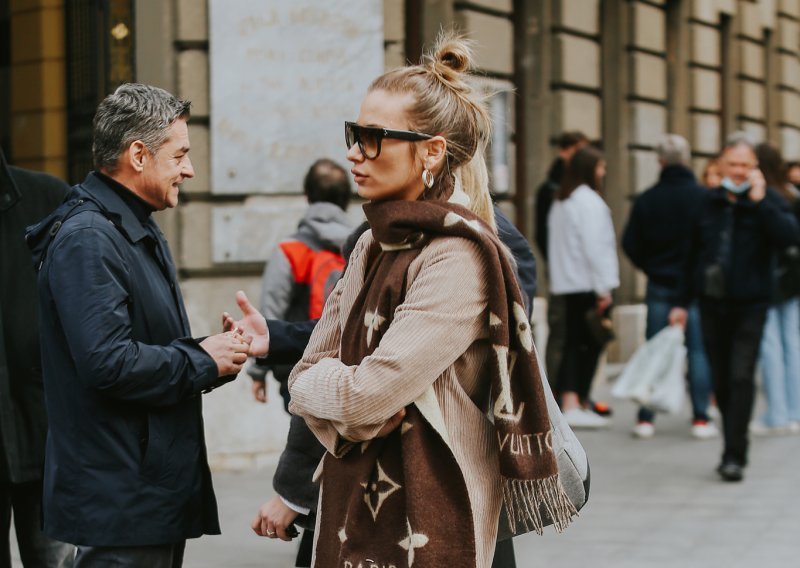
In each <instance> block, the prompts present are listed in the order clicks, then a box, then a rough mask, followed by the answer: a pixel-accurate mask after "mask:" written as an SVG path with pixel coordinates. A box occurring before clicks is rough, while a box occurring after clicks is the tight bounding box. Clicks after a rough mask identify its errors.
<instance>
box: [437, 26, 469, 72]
mask: <svg viewBox="0 0 800 568" xmlns="http://www.w3.org/2000/svg"><path fill="white" fill-rule="evenodd" d="M472 43H473V42H472V41H470V40H468V39H466V38H465V37H463V36H459V35H457V34H456V33H454V32H440V33H439V37H438V38H437V39H436V44H435V45H434V47H433V52H432V55H431V59H432V60H433V65H434V68H435V69H436V71H438V72H439V73H441V74H442V75H443V76H444V77H445V78H446V79H448V80H453V79H455V77H456V75H458V74H460V73H464V72H465V71H468V70H469V69H471V68H472V60H473V54H472Z"/></svg>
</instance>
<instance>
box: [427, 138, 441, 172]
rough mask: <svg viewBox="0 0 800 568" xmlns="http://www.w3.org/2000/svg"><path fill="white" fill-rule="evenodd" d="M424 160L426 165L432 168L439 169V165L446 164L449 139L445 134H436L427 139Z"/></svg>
mask: <svg viewBox="0 0 800 568" xmlns="http://www.w3.org/2000/svg"><path fill="white" fill-rule="evenodd" d="M424 148H425V149H424V151H423V154H422V161H423V162H424V164H425V167H426V168H428V169H430V170H436V171H438V170H439V166H440V165H442V164H444V161H445V157H446V155H447V140H445V138H444V136H434V137H433V138H431V139H430V140H426V141H425V146H424Z"/></svg>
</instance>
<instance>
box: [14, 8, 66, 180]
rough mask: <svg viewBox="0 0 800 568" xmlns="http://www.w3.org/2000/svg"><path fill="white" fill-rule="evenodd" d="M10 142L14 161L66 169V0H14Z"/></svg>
mask: <svg viewBox="0 0 800 568" xmlns="http://www.w3.org/2000/svg"><path fill="white" fill-rule="evenodd" d="M10 8H11V10H10V12H11V25H10V28H11V96H10V102H11V104H10V111H11V145H12V148H13V155H14V163H15V165H17V166H20V167H23V168H30V169H33V170H41V171H45V172H48V173H51V174H53V175H55V176H57V177H60V178H62V179H63V178H65V177H66V175H67V113H66V75H65V49H66V48H65V46H66V42H65V38H64V1H63V0H12V1H11V2H10Z"/></svg>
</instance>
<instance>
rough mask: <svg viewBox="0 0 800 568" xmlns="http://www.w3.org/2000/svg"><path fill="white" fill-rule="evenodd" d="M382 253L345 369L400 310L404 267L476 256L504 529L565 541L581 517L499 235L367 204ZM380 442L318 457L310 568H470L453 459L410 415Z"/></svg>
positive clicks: (464, 215)
mask: <svg viewBox="0 0 800 568" xmlns="http://www.w3.org/2000/svg"><path fill="white" fill-rule="evenodd" d="M364 211H365V213H366V215H367V219H368V220H369V223H370V226H371V227H372V231H373V236H374V237H375V240H376V241H377V242H376V243H375V244H374V245H373V247H372V249H371V250H370V251H369V257H368V262H367V270H366V274H365V280H364V286H363V288H362V289H361V291H360V293H359V295H358V297H357V299H356V301H355V303H354V305H353V308H352V311H351V312H350V314H349V316H348V319H347V323H346V325H345V329H344V332H343V335H342V347H341V360H342V362H343V363H344V364H346V365H357V364H359V363H360V362H361V360H362V359H363V358H364V357H366V356H368V355H369V354H371V353H372V352H373V351H374V350H375V348H376V347H377V346H378V344H379V343H380V341H381V337H382V336H383V334H384V333H386V331H387V329H388V328H389V326H390V325H391V319H392V314H393V313H394V311H395V308H397V307H398V306H399V305H400V304H401V303H402V302H403V299H404V294H405V289H406V284H407V283H406V278H407V273H408V268H409V265H410V264H411V262H412V261H413V260H414V259H415V258H416V257H417V256H418V255H419V254H420V252H421V250H422V249H423V248H424V246H425V245H426V244H427V243H428V242H430V240H431V239H433V238H436V237H444V236H454V237H462V238H466V239H469V240H471V241H474V242H476V243H478V244H479V245H480V249H481V251H482V255H483V259H484V262H485V263H486V264H487V265H488V266H489V270H487V272H486V273H487V274H488V275H489V278H491V281H490V282H489V289H490V290H491V291H492V293H491V294H490V295H489V305H488V306H487V316H486V317H487V318H489V322H488V323H489V329H490V335H489V339H490V341H491V345H492V348H493V349H492V355H491V357H492V361H493V363H494V364H491V365H490V368H491V377H490V379H491V386H492V389H491V390H492V408H493V419H494V426H495V430H496V433H497V444H498V449H499V455H500V472H501V475H502V476H503V483H504V488H503V494H504V503H505V507H506V512H507V515H508V522H509V525H510V527H511V530H512V532H513V533H515V534H520V533H524V532H528V531H531V530H535V531H537V532H539V533H541V531H542V527H543V525H544V524H546V522H544V523H543V517H544V518H545V519H546V520H547V521H549V520H552V521H553V522H554V525H555V527H556V529H557V530H559V531H561V530H563V529H564V528H565V527H566V526H567V525H568V524H569V523H570V521H571V518H572V516H573V515H575V514H576V511H575V508H574V507H573V505H572V503H571V502H570V500H569V498H568V497H567V495H566V494H565V493H564V490H563V488H562V486H561V483H560V481H559V478H558V468H557V465H556V459H555V456H554V454H553V451H552V444H551V440H552V431H551V430H550V420H549V417H548V413H547V406H546V402H545V397H544V392H543V390H542V381H541V378H540V377H539V366H538V363H537V361H536V359H535V357H536V355H535V350H534V349H533V337H532V334H531V328H530V325H529V322H528V318H527V315H526V313H525V309H524V308H523V300H522V296H521V294H520V291H519V287H518V286H517V283H516V277H515V274H514V269H513V267H512V265H511V263H510V261H509V259H508V258H507V256H506V252H505V250H504V248H503V246H502V244H501V243H500V241H499V239H498V238H497V236H496V235H495V234H494V232H493V231H492V230H491V229H490V228H489V227H488V226H487V225H486V224H485V223H484V222H482V221H481V220H479V218H478V217H476V216H475V214H473V213H472V212H470V211H469V210H468V209H466V208H464V207H462V206H460V205H456V204H454V203H448V202H442V201H414V202H408V201H392V202H373V203H368V204H366V205H365V206H364ZM406 411H407V414H406V417H405V419H404V420H403V423H402V424H401V426H400V427H399V428H397V429H396V430H395V431H394V432H392V433H391V434H390V435H389V436H388V437H386V438H376V439H374V440H371V441H369V442H365V443H362V444H360V445H356V446H354V447H353V448H352V449H351V450H350V451H349V452H348V453H347V454H345V455H344V456H343V457H342V458H340V459H336V458H333V456H331V455H330V454H328V455H327V456H326V457H325V462H324V465H323V470H324V474H323V486H322V495H321V503H320V511H319V514H320V525H319V533H318V535H317V544H316V549H315V551H316V564H315V566H318V567H319V566H324V567H327V566H336V567H338V568H358V566H363V567H367V566H372V565H377V566H381V567H389V566H394V567H395V568H401V567H402V568H411V567H412V566H414V565H416V566H474V564H475V556H476V546H475V541H474V534H475V532H474V529H473V522H472V512H471V507H470V501H469V495H468V493H467V487H466V484H465V481H464V476H463V474H462V472H461V470H460V468H459V466H458V464H457V463H456V460H455V457H454V456H453V453H452V451H451V450H450V448H449V447H448V446H447V443H446V441H445V440H444V439H443V438H442V436H440V434H439V433H438V432H437V431H436V429H435V428H434V427H433V426H432V425H431V424H430V423H428V421H427V420H425V418H424V417H423V415H422V413H421V412H420V410H419V409H418V408H417V407H416V405H413V404H412V405H410V406H409V407H408V408H407V409H406Z"/></svg>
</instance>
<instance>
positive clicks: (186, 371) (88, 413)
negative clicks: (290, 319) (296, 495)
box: [28, 173, 220, 546]
mask: <svg viewBox="0 0 800 568" xmlns="http://www.w3.org/2000/svg"><path fill="white" fill-rule="evenodd" d="M114 185H116V186H117V187H116V189H112V186H114ZM80 198H83V199H90V200H91V201H88V202H86V203H85V204H84V205H83V206H82V208H81V209H80V210H79V212H78V213H76V214H74V215H72V216H70V217H68V218H67V219H66V220H65V221H64V223H63V225H61V228H60V230H58V232H57V233H56V234H55V237H54V238H53V240H52V242H50V243H49V247H47V250H46V255H45V257H44V262H43V264H42V266H41V270H40V272H39V276H38V288H39V321H40V330H41V334H42V335H41V344H42V366H43V372H44V386H45V402H46V405H47V411H48V417H49V432H48V438H47V448H46V457H45V472H44V495H43V509H44V511H43V512H44V528H45V531H46V533H47V534H48V535H49V536H51V537H53V538H56V539H58V540H61V541H64V542H69V543H73V544H82V545H92V546H144V545H155V544H166V543H175V542H178V541H180V540H183V539H185V538H191V537H198V536H200V535H202V534H204V533H205V534H218V533H219V521H218V519H217V504H216V500H215V497H214V491H213V488H212V486H211V475H210V472H209V469H208V463H207V459H206V448H205V439H204V435H203V419H202V408H201V393H202V392H203V391H204V390H206V389H209V388H212V387H214V386H216V385H218V384H219V383H220V379H218V377H217V366H216V364H215V362H214V360H213V359H212V358H211V357H210V356H209V355H208V354H207V353H206V352H205V351H204V350H203V349H202V348H201V347H200V346H199V345H198V343H197V342H196V341H195V340H194V339H192V338H191V335H190V331H189V322H188V319H187V317H186V310H185V308H184V306H183V300H182V298H181V294H180V291H179V288H178V283H177V279H176V274H175V266H174V264H173V261H172V258H171V257H170V253H169V249H168V247H167V244H166V242H165V240H164V238H163V235H161V232H160V231H159V230H158V228H157V226H156V224H155V222H154V221H153V220H152V219H151V217H150V214H149V213H150V212H149V210H148V209H147V208H146V206H145V205H144V203H143V202H140V201H138V200H137V198H135V197H134V196H133V194H129V193H127V190H126V189H125V188H124V187H122V186H120V185H118V184H116V182H114V181H113V180H110V179H109V178H104V177H102V176H101V175H98V174H96V173H92V174H89V176H88V177H87V178H86V180H85V181H84V182H83V184H81V185H77V186H75V187H73V188H72V191H71V192H70V194H69V195H68V196H67V200H68V201H70V200H75V199H80ZM73 202H74V201H73ZM65 207H67V206H65V205H62V207H61V208H60V209H59V210H58V211H56V213H54V214H53V215H52V216H51V217H50V218H49V220H45V221H43V222H42V223H41V224H39V225H37V226H36V227H33V228H31V229H30V230H29V233H28V243H29V246H31V248H32V249H33V250H34V252H35V254H34V261H35V263H36V264H37V265H38V264H39V261H40V260H41V256H40V254H37V253H41V247H42V246H43V245H44V244H47V242H48V240H49V239H50V232H51V229H52V226H53V224H54V223H53V222H54V221H55V220H56V219H57V218H58V217H59V216H63V215H64V211H65ZM37 248H38V249H37Z"/></svg>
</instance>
